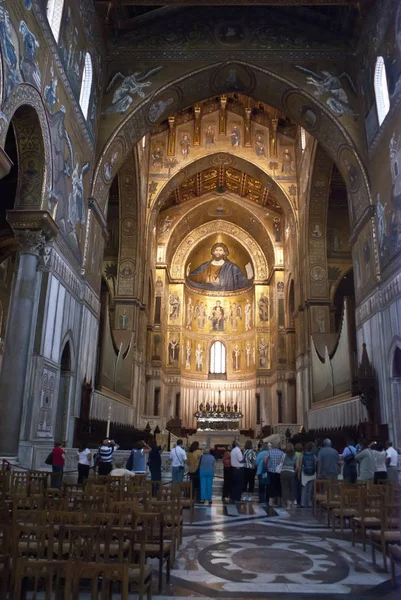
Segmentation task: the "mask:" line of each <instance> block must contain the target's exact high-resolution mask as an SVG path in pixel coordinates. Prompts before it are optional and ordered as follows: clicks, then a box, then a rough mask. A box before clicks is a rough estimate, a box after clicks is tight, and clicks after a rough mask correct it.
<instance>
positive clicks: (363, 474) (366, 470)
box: [355, 441, 376, 481]
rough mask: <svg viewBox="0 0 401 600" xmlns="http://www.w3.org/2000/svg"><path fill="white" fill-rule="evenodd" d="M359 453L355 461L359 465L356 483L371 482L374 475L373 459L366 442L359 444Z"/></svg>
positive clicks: (374, 464) (374, 465)
mask: <svg viewBox="0 0 401 600" xmlns="http://www.w3.org/2000/svg"><path fill="white" fill-rule="evenodd" d="M359 447H360V451H359V452H357V454H356V456H355V460H356V462H357V463H359V475H358V481H373V477H374V475H375V468H376V463H375V457H374V456H373V452H372V450H371V449H370V448H369V445H368V443H367V442H365V441H363V442H360V444H359Z"/></svg>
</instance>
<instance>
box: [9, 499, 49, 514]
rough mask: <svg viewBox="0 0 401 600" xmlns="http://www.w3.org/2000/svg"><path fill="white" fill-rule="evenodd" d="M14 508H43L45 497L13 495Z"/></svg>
mask: <svg viewBox="0 0 401 600" xmlns="http://www.w3.org/2000/svg"><path fill="white" fill-rule="evenodd" d="M11 500H12V510H13V512H14V511H15V510H22V511H23V510H43V507H44V498H43V497H40V496H32V497H31V496H29V497H24V496H12V498H11Z"/></svg>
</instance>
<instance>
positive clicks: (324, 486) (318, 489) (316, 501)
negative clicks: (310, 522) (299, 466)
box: [312, 479, 331, 516]
mask: <svg viewBox="0 0 401 600" xmlns="http://www.w3.org/2000/svg"><path fill="white" fill-rule="evenodd" d="M330 483H331V481H330V479H315V480H314V481H313V511H312V512H313V516H316V510H317V508H318V507H319V505H320V504H321V503H322V502H326V501H327V494H328V490H329V488H330Z"/></svg>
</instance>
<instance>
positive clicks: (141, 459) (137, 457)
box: [132, 449, 146, 473]
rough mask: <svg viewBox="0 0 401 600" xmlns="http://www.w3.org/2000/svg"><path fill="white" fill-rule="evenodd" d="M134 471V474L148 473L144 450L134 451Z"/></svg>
mask: <svg viewBox="0 0 401 600" xmlns="http://www.w3.org/2000/svg"><path fill="white" fill-rule="evenodd" d="M132 471H133V473H146V454H144V453H143V450H142V449H141V450H139V449H138V450H136V449H135V450H132Z"/></svg>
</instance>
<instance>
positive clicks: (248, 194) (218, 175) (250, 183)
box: [163, 165, 282, 213]
mask: <svg viewBox="0 0 401 600" xmlns="http://www.w3.org/2000/svg"><path fill="white" fill-rule="evenodd" d="M272 188H273V184H271V185H264V184H262V182H261V181H259V180H258V179H254V178H252V177H250V176H249V175H248V174H246V173H243V172H242V171H239V170H237V169H234V168H233V167H231V166H227V165H220V166H216V167H211V168H210V169H205V170H203V171H201V172H200V173H197V174H195V175H193V176H192V177H189V178H188V179H185V180H184V181H183V182H182V184H181V185H180V186H178V187H177V188H176V189H175V190H174V191H173V192H171V194H170V195H169V196H168V198H167V199H166V201H165V203H164V205H163V210H166V209H169V208H171V207H172V206H176V205H179V204H183V203H184V202H187V201H188V200H192V199H193V198H196V197H200V196H203V195H204V194H207V193H209V192H216V193H217V194H219V195H222V196H223V195H224V193H225V192H227V191H228V192H232V193H234V194H237V195H238V196H240V197H241V198H245V199H246V200H251V201H252V202H255V203H256V204H259V205H260V206H263V207H266V206H270V207H271V208H273V209H274V211H275V212H277V213H280V212H282V211H281V207H280V204H279V203H278V202H277V200H276V199H275V198H273V196H272V194H271V191H272Z"/></svg>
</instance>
